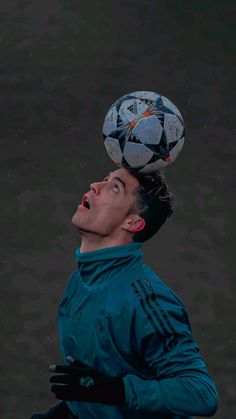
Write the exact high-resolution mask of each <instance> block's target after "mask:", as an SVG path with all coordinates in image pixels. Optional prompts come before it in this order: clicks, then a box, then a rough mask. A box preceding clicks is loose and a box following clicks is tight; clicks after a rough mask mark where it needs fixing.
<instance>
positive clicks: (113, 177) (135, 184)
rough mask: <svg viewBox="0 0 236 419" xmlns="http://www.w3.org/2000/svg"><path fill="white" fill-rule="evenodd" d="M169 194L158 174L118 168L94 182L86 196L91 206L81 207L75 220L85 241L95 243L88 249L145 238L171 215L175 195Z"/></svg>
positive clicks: (75, 215) (74, 216) (73, 219)
mask: <svg viewBox="0 0 236 419" xmlns="http://www.w3.org/2000/svg"><path fill="white" fill-rule="evenodd" d="M152 179H154V182H153V181H152ZM152 191H153V192H154V193H153V192H152ZM168 193H169V192H168V190H167V187H166V184H165V181H164V177H163V176H159V177H158V181H157V177H151V178H150V176H140V175H137V174H136V172H134V171H132V170H127V169H124V168H121V169H117V170H115V171H113V172H111V173H110V174H109V175H108V176H106V177H105V178H104V179H103V180H101V181H98V182H94V183H92V184H91V185H90V191H89V192H88V193H86V195H85V196H84V198H86V199H87V201H88V203H89V209H87V208H86V207H85V206H84V205H80V206H78V209H77V211H76V213H75V214H74V215H73V217H72V223H73V224H74V225H75V226H76V227H77V228H78V230H79V232H80V234H81V236H82V242H83V240H84V241H87V243H88V242H90V244H91V243H93V244H92V245H90V246H85V248H86V249H88V250H89V249H90V250H91V249H93V248H101V247H109V246H114V245H119V244H125V243H129V242H132V241H145V240H147V239H148V238H150V237H151V236H152V235H153V234H154V233H155V232H156V231H157V230H158V228H160V226H161V225H162V224H163V223H164V221H165V219H166V217H167V216H169V215H170V206H171V202H170V201H171V199H172V195H170V194H169V195H168ZM155 194H156V196H155ZM158 194H159V198H158ZM168 197H169V201H168ZM84 201H85V200H84V199H83V203H84Z"/></svg>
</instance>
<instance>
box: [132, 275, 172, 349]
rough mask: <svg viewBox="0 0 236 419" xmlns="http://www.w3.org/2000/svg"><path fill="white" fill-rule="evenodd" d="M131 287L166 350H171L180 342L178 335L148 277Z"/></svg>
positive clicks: (133, 283) (135, 282)
mask: <svg viewBox="0 0 236 419" xmlns="http://www.w3.org/2000/svg"><path fill="white" fill-rule="evenodd" d="M131 287H132V289H133V291H134V293H135V295H136V296H137V298H138V299H139V302H140V305H141V307H142V309H143V311H144V312H145V314H146V316H147V319H148V321H149V322H150V323H151V324H152V326H153V328H154V330H155V331H156V333H157V335H158V336H159V338H160V339H161V341H162V343H163V348H164V351H165V352H167V351H169V350H170V349H171V348H172V347H173V346H175V345H176V344H177V343H178V335H177V333H176V331H175V329H174V327H173V326H172V324H171V321H170V318H169V316H168V314H167V313H166V311H165V310H164V309H163V308H162V307H161V305H160V304H159V302H158V295H157V294H156V293H155V291H154V289H153V287H152V285H151V284H150V282H149V281H148V279H143V280H141V279H138V280H136V281H134V282H132V283H131Z"/></svg>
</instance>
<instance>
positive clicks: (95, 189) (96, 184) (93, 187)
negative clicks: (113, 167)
mask: <svg viewBox="0 0 236 419" xmlns="http://www.w3.org/2000/svg"><path fill="white" fill-rule="evenodd" d="M101 186H102V182H93V183H91V185H90V189H91V191H93V192H94V193H95V194H96V195H97V194H98V193H99V192H100V190H101Z"/></svg>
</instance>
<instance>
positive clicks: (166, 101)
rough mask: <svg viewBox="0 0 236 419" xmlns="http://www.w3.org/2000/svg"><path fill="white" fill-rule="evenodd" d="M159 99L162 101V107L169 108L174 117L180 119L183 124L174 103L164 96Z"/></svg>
mask: <svg viewBox="0 0 236 419" xmlns="http://www.w3.org/2000/svg"><path fill="white" fill-rule="evenodd" d="M161 99H162V102H163V105H164V106H165V107H166V108H169V109H170V110H171V111H172V112H173V113H174V114H175V115H178V116H179V117H180V119H181V121H182V122H184V119H183V117H182V115H181V113H180V111H179V109H178V108H177V106H175V105H174V103H173V102H171V101H170V100H169V99H167V97H165V96H162V97H161Z"/></svg>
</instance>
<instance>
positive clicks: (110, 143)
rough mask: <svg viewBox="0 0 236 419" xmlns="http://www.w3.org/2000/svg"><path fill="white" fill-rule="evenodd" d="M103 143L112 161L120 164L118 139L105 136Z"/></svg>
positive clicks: (120, 156)
mask: <svg viewBox="0 0 236 419" xmlns="http://www.w3.org/2000/svg"><path fill="white" fill-rule="evenodd" d="M104 145H105V148H106V151H107V153H108V155H109V157H110V158H111V159H112V160H113V161H114V163H116V164H117V165H118V166H119V165H121V164H122V157H123V154H122V151H121V148H120V144H119V141H118V140H117V139H115V138H111V137H107V138H106V139H105V141H104Z"/></svg>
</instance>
